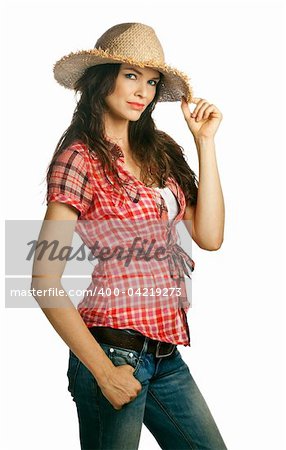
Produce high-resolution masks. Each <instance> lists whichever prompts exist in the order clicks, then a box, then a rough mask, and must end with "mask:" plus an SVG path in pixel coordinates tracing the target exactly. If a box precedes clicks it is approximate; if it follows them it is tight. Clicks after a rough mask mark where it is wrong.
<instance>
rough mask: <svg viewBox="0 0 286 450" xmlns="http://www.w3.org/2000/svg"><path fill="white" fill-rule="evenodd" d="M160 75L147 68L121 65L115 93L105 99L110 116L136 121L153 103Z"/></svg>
mask: <svg viewBox="0 0 286 450" xmlns="http://www.w3.org/2000/svg"><path fill="white" fill-rule="evenodd" d="M159 80H160V73H159V72H158V71H157V70H153V69H150V68H147V67H143V68H142V67H138V66H132V65H130V64H121V66H120V70H119V73H118V76H117V79H116V82H115V89H114V92H113V93H112V94H110V95H108V96H107V97H106V98H105V102H106V104H107V106H108V114H111V115H112V116H115V117H118V118H121V119H125V120H132V121H136V120H138V119H139V118H140V116H141V114H142V112H143V111H144V110H145V109H146V108H147V106H148V105H149V104H150V103H151V102H152V100H153V99H154V97H155V94H156V86H157V84H158V82H159Z"/></svg>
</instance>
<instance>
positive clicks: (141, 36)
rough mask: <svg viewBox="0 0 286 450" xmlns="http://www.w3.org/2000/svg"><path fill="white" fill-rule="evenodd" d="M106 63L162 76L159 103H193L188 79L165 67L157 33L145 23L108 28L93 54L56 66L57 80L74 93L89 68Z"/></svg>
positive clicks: (72, 57)
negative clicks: (153, 72)
mask: <svg viewBox="0 0 286 450" xmlns="http://www.w3.org/2000/svg"><path fill="white" fill-rule="evenodd" d="M106 63H129V64H131V65H134V66H139V67H150V68H152V69H156V70H158V71H159V72H161V73H162V74H163V80H162V85H161V92H160V96H159V98H158V101H159V102H175V101H180V100H181V97H182V96H183V95H184V96H185V97H186V99H187V101H188V102H190V101H191V99H192V88H191V86H190V83H189V78H188V76H187V75H186V74H184V73H183V72H181V71H179V70H177V69H175V68H173V67H171V66H170V65H167V64H166V63H165V57H164V51H163V48H162V46H161V44H160V41H159V39H158V38H157V36H156V34H155V31H154V30H153V28H151V27H150V26H148V25H144V24H142V23H120V24H118V25H115V26H113V27H111V28H109V29H108V30H107V31H106V32H105V33H104V34H103V35H102V36H101V37H100V38H99V39H98V40H97V42H96V44H95V46H94V48H93V49H91V50H81V51H77V52H75V53H73V52H72V53H69V54H68V55H66V56H64V57H63V58H61V59H60V60H59V61H57V62H56V63H55V65H54V69H53V70H54V76H55V79H56V80H57V82H58V83H60V84H61V85H62V86H64V87H66V88H69V89H74V87H75V83H76V81H77V80H78V79H79V78H80V77H81V76H82V75H83V73H84V72H85V70H86V69H87V68H88V67H91V66H96V65H98V64H106Z"/></svg>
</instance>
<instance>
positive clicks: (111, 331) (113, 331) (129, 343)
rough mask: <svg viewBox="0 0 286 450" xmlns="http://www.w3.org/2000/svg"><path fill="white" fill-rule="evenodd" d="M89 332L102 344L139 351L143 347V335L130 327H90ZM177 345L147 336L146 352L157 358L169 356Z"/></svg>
mask: <svg viewBox="0 0 286 450" xmlns="http://www.w3.org/2000/svg"><path fill="white" fill-rule="evenodd" d="M89 331H90V332H91V334H92V335H93V336H94V337H95V338H96V340H97V341H98V342H100V343H103V344H108V345H114V346H115V347H123V348H127V349H130V350H135V351H137V352H140V351H141V350H142V348H143V344H144V341H145V336H144V335H143V334H142V333H140V332H139V331H136V330H132V329H118V328H110V327H91V328H89ZM176 347H177V346H176V345H175V344H171V343H169V342H162V341H156V340H155V339H151V338H148V346H147V353H152V354H153V355H155V356H156V357H157V358H163V357H166V356H170V355H171V354H172V353H173V351H174V350H175V348H176Z"/></svg>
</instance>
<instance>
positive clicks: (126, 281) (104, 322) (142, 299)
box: [47, 141, 195, 346]
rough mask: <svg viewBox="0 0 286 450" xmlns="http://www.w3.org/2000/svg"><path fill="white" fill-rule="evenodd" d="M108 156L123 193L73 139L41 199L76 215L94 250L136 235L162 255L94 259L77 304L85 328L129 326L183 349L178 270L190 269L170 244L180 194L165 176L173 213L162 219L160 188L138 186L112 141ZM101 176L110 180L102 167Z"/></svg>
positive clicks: (183, 303)
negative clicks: (59, 204)
mask: <svg viewBox="0 0 286 450" xmlns="http://www.w3.org/2000/svg"><path fill="white" fill-rule="evenodd" d="M111 155H112V158H113V160H114V161H115V162H116V166H117V170H118V173H119V175H120V177H121V178H122V179H123V180H125V181H126V182H127V181H128V183H129V184H128V185H126V186H125V187H124V189H123V190H120V189H115V188H114V187H113V185H112V184H110V183H109V182H108V181H107V180H106V178H105V175H104V173H103V168H102V165H101V162H100V161H99V159H98V158H97V157H96V155H94V154H93V153H92V152H89V150H88V148H87V146H86V145H84V144H83V143H81V142H79V141H78V142H75V143H74V144H73V145H71V146H69V147H68V148H66V149H65V150H64V151H63V152H62V153H61V154H60V155H59V156H58V158H57V159H56V162H55V164H54V166H53V169H52V173H51V177H50V180H49V184H48V191H47V203H49V202H53V201H58V202H63V203H66V204H69V205H72V206H74V207H75V208H76V209H77V210H78V211H79V212H80V216H79V218H78V221H77V224H76V228H75V231H76V232H77V233H78V234H79V236H80V237H81V239H82V241H83V242H84V244H85V245H86V246H87V247H88V248H89V249H90V250H91V252H92V254H94V255H95V253H93V251H94V246H95V243H96V242H97V245H98V247H97V248H102V247H105V248H106V249H108V251H109V252H111V254H113V252H112V251H114V250H115V249H118V246H120V248H121V249H125V250H126V248H128V249H129V250H130V248H131V246H132V245H133V246H134V242H137V244H138V242H139V243H141V244H142V242H143V240H145V241H144V243H143V244H142V245H141V247H140V245H139V246H138V245H136V248H137V249H138V248H139V247H140V248H141V250H142V251H143V250H144V251H146V250H147V249H148V248H149V250H150V243H151V242H153V243H154V242H155V244H156V245H154V247H153V250H154V252H155V250H156V251H157V252H158V249H160V248H161V249H162V248H163V249H164V251H165V253H164V251H163V250H162V251H163V253H162V254H160V250H159V253H157V254H156V255H157V256H158V255H159V256H160V257H158V258H156V257H154V255H155V253H153V257H152V252H149V254H148V256H150V258H146V257H145V258H143V257H142V258H141V259H140V258H138V257H136V255H137V256H138V253H136V254H135V257H133V256H132V257H131V258H129V259H128V261H127V259H126V253H125V254H124V253H121V258H120V257H119V256H120V255H119V253H117V255H116V256H117V257H110V258H109V259H108V258H104V257H102V258H99V261H98V264H97V265H96V266H95V269H94V271H93V273H92V281H91V283H90V285H89V287H88V288H87V291H88V292H87V293H86V295H85V296H84V298H83V299H82V300H81V302H80V303H79V305H78V306H77V309H78V311H79V313H80V314H81V316H82V318H83V320H84V321H85V323H86V325H87V326H88V327H92V326H106V327H112V328H131V329H134V330H138V331H140V332H141V333H143V334H144V335H145V336H148V337H150V338H152V339H157V340H160V341H164V342H171V343H173V344H177V345H178V344H182V345H185V346H187V345H189V346H190V335H189V327H188V323H187V315H186V314H187V311H188V309H189V307H190V302H189V300H188V298H187V297H188V296H187V293H186V285H185V275H187V276H188V277H189V278H191V277H190V274H189V272H188V268H189V269H190V270H191V271H193V270H194V266H195V263H194V261H193V260H192V259H191V258H190V256H189V255H188V254H187V253H186V252H185V251H184V250H183V249H182V248H181V247H180V246H179V245H178V244H177V235H176V229H175V225H176V224H177V223H178V222H179V221H181V220H182V218H183V215H184V211H185V207H186V200H185V196H184V193H183V191H182V189H181V188H180V186H179V185H178V183H177V182H176V180H175V179H174V178H172V177H169V178H168V180H167V182H166V186H167V187H169V188H170V189H171V190H172V192H173V193H174V194H175V196H176V198H177V200H178V204H179V213H178V215H177V216H176V217H175V219H174V220H173V221H171V222H170V221H169V220H168V210H167V207H166V203H165V201H164V198H163V197H162V196H161V194H160V192H159V191H157V190H156V189H154V188H151V187H147V186H145V185H144V183H142V182H141V181H140V180H138V179H137V178H135V177H134V176H133V175H132V174H131V173H130V172H128V171H127V170H126V169H125V168H124V167H123V164H124V155H123V153H122V151H121V149H120V147H119V146H117V145H116V144H115V145H114V146H113V147H112V149H111ZM106 174H107V175H108V178H109V179H111V180H112V178H111V176H109V175H111V174H109V172H108V170H107V169H106ZM152 239H153V241H152ZM144 246H145V247H144ZM151 247H152V246H151ZM122 251H123V250H122ZM108 254H109V253H108ZM102 255H104V254H102ZM114 255H115V254H114ZM123 255H125V259H124V258H122V256H123ZM141 255H142V253H141ZM162 255H163V256H164V255H165V256H164V258H163V257H162ZM177 288H179V289H180V295H179V296H177V295H176V294H177V293H178V290H177ZM90 291H92V293H91V292H90Z"/></svg>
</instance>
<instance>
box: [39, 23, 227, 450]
mask: <svg viewBox="0 0 286 450" xmlns="http://www.w3.org/2000/svg"><path fill="white" fill-rule="evenodd" d="M54 74H55V78H56V80H57V81H58V82H59V83H60V84H62V85H63V86H65V87H67V88H72V89H75V91H76V92H77V93H80V99H79V100H78V104H77V108H76V110H75V112H74V115H73V119H72V122H71V125H70V126H69V128H68V129H67V130H66V132H65V133H64V134H63V136H62V137H61V139H60V141H59V143H58V145H57V148H56V151H55V153H54V156H53V158H52V161H51V163H50V166H49V169H48V173H47V183H48V195H47V203H48V207H47V212H46V215H45V221H44V223H43V227H42V230H41V233H40V237H39V240H40V242H41V241H42V240H43V239H47V241H48V242H51V241H54V240H57V241H58V242H59V244H60V248H66V247H67V246H70V243H71V241H72V237H73V233H74V231H75V230H76V231H77V232H78V233H79V235H80V236H81V238H82V240H83V242H84V243H85V244H86V246H87V247H88V248H89V249H91V250H92V254H93V256H94V255H95V254H96V252H95V241H96V243H97V244H98V242H99V243H100V244H105V245H106V247H105V250H106V248H107V246H109V247H108V250H110V248H111V249H112V250H114V249H115V248H116V249H118V246H116V244H120V243H121V244H122V243H126V244H127V243H128V244H131V243H132V244H133V243H134V242H135V240H136V244H137V243H138V242H141V243H142V242H143V241H142V240H141V238H146V237H148V238H152V237H154V236H155V237H156V239H155V240H153V241H152V242H153V243H154V242H155V241H156V244H158V245H159V247H158V248H160V249H161V251H162V248H163V253H164V251H165V252H166V254H165V256H164V258H159V257H157V258H156V257H153V258H151V257H150V258H146V257H145V258H141V259H140V258H137V259H136V258H130V259H129V260H128V264H126V263H127V260H126V258H125V259H124V258H118V257H117V258H115V257H114V258H110V257H109V258H104V257H103V254H102V253H101V254H97V257H98V260H99V261H98V264H97V265H96V266H95V269H94V271H93V274H92V282H91V284H90V288H92V289H93V290H92V292H91V293H90V292H89V293H87V294H86V295H85V297H84V298H83V299H82V301H81V302H80V304H79V305H78V307H77V309H76V308H75V307H74V306H73V304H72V302H71V300H70V298H69V296H68V294H67V293H66V292H65V291H64V290H63V287H62V285H61V282H60V279H61V276H62V273H63V271H64V269H65V261H64V260H63V259H60V260H55V259H53V260H52V261H51V260H50V259H49V258H48V257H45V258H41V260H40V259H38V258H35V261H34V268H33V282H32V287H33V288H37V289H41V290H42V291H43V290H44V289H45V288H51V287H53V288H55V290H54V291H53V292H55V291H56V288H58V291H57V292H59V291H60V289H61V290H62V292H64V293H65V294H64V296H63V297H62V296H61V297H60V296H59V295H58V296H55V297H54V299H53V301H55V304H54V303H52V301H51V299H50V298H47V296H44V299H43V297H37V296H35V298H36V300H37V301H38V303H39V304H40V305H41V307H42V309H43V311H44V313H45V314H46V316H47V318H48V320H49V321H50V322H51V324H52V325H53V327H54V328H55V329H56V331H57V332H58V334H59V335H60V336H61V337H62V339H63V340H64V341H65V342H66V344H67V345H68V346H69V349H70V357H69V366H68V373H67V375H68V379H69V386H68V389H69V391H70V393H71V394H72V398H73V400H74V401H75V403H76V407H77V413H78V420H79V434H80V443H81V448H82V449H119V448H120V449H132V450H134V449H136V448H138V445H139V439H140V433H141V428H142V423H144V424H145V425H146V426H147V427H148V428H149V430H150V431H151V433H152V434H153V435H154V437H155V438H156V440H157V442H158V444H159V445H160V446H161V448H163V449H172V450H174V449H187V448H188V449H209V450H219V449H225V448H226V446H225V444H224V442H223V440H222V437H221V435H220V433H219V430H218V428H217V426H216V424H215V422H214V419H213V417H212V415H211V412H210V410H209V408H208V406H207V404H206V402H205V400H204V398H203V396H202V395H201V393H200V391H199V389H198V387H197V385H196V383H195V381H194V379H193V378H192V376H191V374H190V371H189V368H188V366H187V364H186V363H185V362H184V361H183V359H182V357H181V354H180V352H179V350H178V349H177V345H179V344H181V345H190V336H189V329H188V324H187V320H186V312H187V310H188V307H189V302H188V298H187V294H186V290H185V276H186V275H187V276H188V277H190V275H189V270H191V271H192V270H194V261H193V260H192V259H191V258H190V257H189V256H188V254H187V253H186V252H184V251H183V249H181V247H179V246H178V244H177V243H176V242H175V238H176V235H175V234H174V227H173V225H175V224H177V223H178V222H179V221H181V220H184V221H185V222H184V223H185V224H186V227H187V229H188V231H189V233H190V235H191V236H192V238H193V239H194V240H195V242H196V243H197V244H198V245H199V246H200V247H201V248H203V249H206V250H217V249H219V248H220V246H221V243H222V241H223V227H224V204H223V196H222V192H221V187H220V182H219V175H218V171H217V167H216V160H215V149H214V135H215V133H216V130H217V128H218V126H219V123H220V121H221V119H222V115H221V113H220V111H219V110H218V108H217V107H216V106H215V105H210V104H209V103H208V102H207V101H206V100H204V99H197V98H193V97H192V90H191V87H190V85H189V83H188V80H187V77H186V75H184V74H183V73H182V72H180V71H178V70H177V69H174V68H171V67H170V66H168V65H166V64H165V62H164V53H163V50H162V47H161V44H160V42H159V40H158V38H157V36H156V34H155V32H154V30H153V29H152V28H151V27H149V26H147V25H144V24H140V23H125V24H118V25H115V26H114V27H112V28H110V29H109V30H107V31H106V32H105V33H104V34H103V35H102V36H101V37H100V38H99V39H98V41H97V43H96V45H95V48H94V49H92V50H88V51H80V52H77V53H71V54H69V55H68V56H65V57H63V58H62V59H61V60H60V61H58V62H57V63H56V65H55V67H54ZM157 101H181V108H182V112H183V116H184V118H185V120H186V122H187V125H188V127H189V129H190V131H191V133H192V135H193V137H194V139H195V143H196V147H197V151H198V156H199V163H200V182H199V186H198V182H197V180H196V177H195V174H194V172H193V171H192V170H191V169H190V167H189V166H188V164H187V163H186V161H185V158H184V156H183V152H182V149H181V148H180V147H179V145H178V144H176V142H175V141H174V140H173V139H172V138H171V137H170V136H168V135H167V134H166V133H164V132H161V131H159V130H157V129H156V126H155V124H154V122H153V119H152V117H151V113H152V111H153V110H154V107H155V105H156V103H157ZM190 102H193V103H194V104H195V105H196V107H195V109H194V111H193V112H192V113H191V112H190V109H189V105H188V103H190ZM118 219H119V220H118ZM140 240H141V241H140ZM147 241H148V239H145V241H144V242H145V243H147ZM144 245H145V244H144ZM144 245H143V246H142V247H141V248H140V251H141V255H142V251H143V250H146V249H143V247H144ZM129 250H130V248H129ZM132 250H133V251H134V247H133V249H132ZM136 250H137V251H138V248H137V249H136ZM143 254H144V252H143ZM145 256H146V254H145ZM153 256H154V255H153ZM156 256H158V253H157V254H156ZM145 283H146V286H145ZM138 284H139V288H140V289H141V288H144V289H145V290H148V293H147V295H143V296H142V295H141V294H140V295H137V292H136V294H135V291H134V289H135V287H136V286H137V287H138ZM95 288H96V289H98V290H97V291H96V289H95ZM100 288H101V293H99V292H100ZM154 288H156V289H159V290H156V294H157V293H158V292H159V294H158V295H156V296H154V295H152V293H151V291H152V290H153V289H154ZM108 289H109V292H107V290H108ZM163 289H167V290H168V296H167V297H166V296H164V295H163V294H162V290H163ZM176 289H177V290H176ZM95 291H96V293H95ZM130 292H131V293H132V295H130ZM152 292H153V291H152ZM171 292H172V294H171ZM174 292H175V295H173V294H174ZM178 292H179V294H178ZM110 293H111V294H110ZM178 297H180V298H179V301H180V303H179V302H178ZM166 298H167V301H166Z"/></svg>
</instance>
